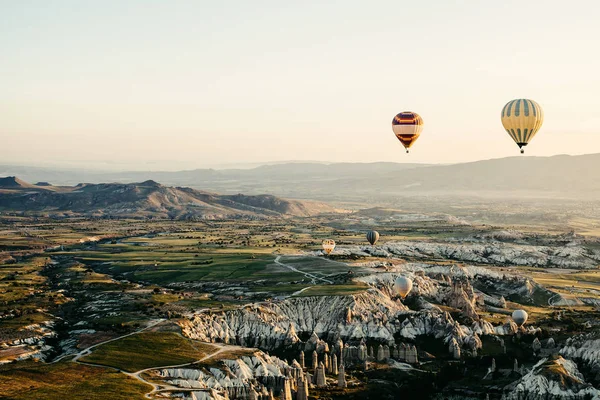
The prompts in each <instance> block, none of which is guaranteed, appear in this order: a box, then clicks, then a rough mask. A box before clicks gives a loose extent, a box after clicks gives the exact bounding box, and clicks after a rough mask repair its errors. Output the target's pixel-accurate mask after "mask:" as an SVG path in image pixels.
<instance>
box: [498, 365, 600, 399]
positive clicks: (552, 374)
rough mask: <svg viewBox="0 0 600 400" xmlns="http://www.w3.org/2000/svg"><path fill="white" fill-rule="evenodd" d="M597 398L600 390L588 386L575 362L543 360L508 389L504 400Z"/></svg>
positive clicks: (599, 396) (503, 397) (599, 395)
mask: <svg viewBox="0 0 600 400" xmlns="http://www.w3.org/2000/svg"><path fill="white" fill-rule="evenodd" d="M548 398H552V399H569V400H570V399H598V398H600V391H599V390H598V389H595V388H594V387H593V386H592V385H590V384H588V383H586V382H585V381H584V379H583V375H582V374H581V373H580V372H579V370H578V369H577V364H575V363H574V362H573V361H570V360H565V359H564V358H562V357H561V356H553V357H550V358H544V359H542V360H540V361H539V362H538V363H537V364H536V365H534V366H533V368H532V369H531V371H530V372H529V373H527V374H525V375H524V376H523V377H522V378H521V379H519V380H518V381H516V382H515V383H512V384H511V385H509V386H507V387H506V388H505V394H504V396H502V399H503V400H538V399H539V400H544V399H548Z"/></svg>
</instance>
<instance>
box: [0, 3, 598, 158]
mask: <svg viewBox="0 0 600 400" xmlns="http://www.w3.org/2000/svg"><path fill="white" fill-rule="evenodd" d="M322 3H323V2H317V1H311V2H297V3H294V4H291V3H288V2H280V1H254V2H248V1H223V2H208V1H177V2H164V1H133V0H130V1H103V2H82V1H74V0H73V1H52V2H45V1H24V0H22V1H7V0H4V1H0V50H1V52H2V58H1V61H0V137H1V138H2V146H1V147H0V157H1V158H2V162H5V163H18V164H22V165H45V164H52V165H62V166H71V167H72V166H79V167H90V168H105V169H114V168H118V169H145V170H149V169H150V170H157V169H162V170H175V169H185V168H200V167H210V166H217V165H226V164H237V163H258V162H268V161H283V160H323V161H331V162H338V161H353V162H376V161H394V162H422V163H450V162H461V161H472V160H480V159H488V158H497V157H507V156H516V155H518V153H519V151H518V148H517V146H516V145H515V144H514V143H513V141H512V139H511V138H510V137H509V136H508V135H507V134H506V132H505V131H504V129H503V128H502V125H501V123H500V111H501V109H502V107H503V106H504V104H505V103H506V102H507V101H509V100H511V99H514V98H520V97H526V98H531V99H535V100H536V101H537V102H538V103H539V104H540V105H541V106H542V107H543V108H544V111H545V122H544V125H543V127H542V129H541V131H540V132H539V133H538V135H537V136H536V138H535V139H534V140H533V141H532V143H531V144H530V145H529V146H527V148H526V155H529V156H547V155H554V154H584V153H598V152H600V117H599V114H598V110H597V108H598V100H597V93H599V92H600V78H599V73H598V71H600V52H598V38H600V25H599V24H598V22H597V18H598V15H599V14H600V3H599V2H597V1H591V0H590V1H573V2H570V3H568V6H567V7H565V2H562V1H561V2H558V1H529V2H522V1H503V2H482V1H457V2H447V1H422V2H408V1H371V2H359V1H343V2H341V1H340V2H337V1H336V2H327V4H322ZM467 9H468V11H469V12H468V13H467V12H465V10H467ZM403 110H411V111H415V112H418V113H419V114H420V115H421V116H422V117H423V119H424V122H425V128H424V131H423V134H422V135H421V137H420V139H419V141H418V142H417V143H416V144H415V146H414V147H413V148H412V149H411V154H410V155H406V154H405V153H404V149H403V148H402V146H401V144H400V143H399V142H398V141H397V140H396V138H395V137H394V135H393V133H392V129H391V120H392V118H393V116H394V115H395V114H396V113H398V112H400V111H403Z"/></svg>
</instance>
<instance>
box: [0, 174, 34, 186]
mask: <svg viewBox="0 0 600 400" xmlns="http://www.w3.org/2000/svg"><path fill="white" fill-rule="evenodd" d="M26 187H33V185H30V184H29V183H27V182H25V181H22V180H20V179H19V178H17V177H16V176H7V177H6V178H0V188H4V189H22V188H26Z"/></svg>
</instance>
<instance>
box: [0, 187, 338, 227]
mask: <svg viewBox="0 0 600 400" xmlns="http://www.w3.org/2000/svg"><path fill="white" fill-rule="evenodd" d="M0 211H32V212H44V213H49V214H61V213H75V214H82V215H93V216H122V217H150V216H152V217H159V218H208V219H211V218H225V217H269V216H285V215H289V216H310V215H315V214H318V213H321V212H331V211H333V209H332V208H331V207H329V206H327V205H325V204H321V203H314V202H303V201H297V200H286V199H282V198H279V197H275V196H270V195H259V196H245V195H242V194H238V195H235V196H223V195H218V194H215V193H209V192H204V191H200V190H194V189H190V188H180V187H167V186H163V185H161V184H159V183H156V182H154V181H152V180H149V181H145V182H142V183H131V184H120V183H102V184H78V185H77V186H73V187H56V186H36V185H31V184H28V183H26V182H24V181H22V180H19V179H18V178H15V177H9V178H0Z"/></svg>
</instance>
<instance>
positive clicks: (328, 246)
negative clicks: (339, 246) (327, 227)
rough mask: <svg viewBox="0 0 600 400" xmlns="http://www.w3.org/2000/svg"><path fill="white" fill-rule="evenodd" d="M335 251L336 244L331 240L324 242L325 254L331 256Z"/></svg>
mask: <svg viewBox="0 0 600 400" xmlns="http://www.w3.org/2000/svg"><path fill="white" fill-rule="evenodd" d="M333 249H335V242H334V241H333V240H331V239H325V240H323V251H325V254H329V253H331V252H332V251H333Z"/></svg>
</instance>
